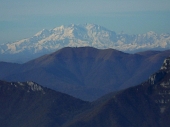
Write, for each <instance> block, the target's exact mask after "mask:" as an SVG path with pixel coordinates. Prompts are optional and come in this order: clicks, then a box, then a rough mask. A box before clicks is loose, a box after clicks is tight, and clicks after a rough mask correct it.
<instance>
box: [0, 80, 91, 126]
mask: <svg viewBox="0 0 170 127" xmlns="http://www.w3.org/2000/svg"><path fill="white" fill-rule="evenodd" d="M85 105H88V103H87V102H84V101H81V100H79V99H76V98H74V97H71V96H68V95H66V94H63V93H60V92H56V91H54V90H50V89H47V88H44V87H42V86H40V85H38V84H36V83H34V82H5V81H0V126H2V127H61V126H62V124H63V123H65V122H66V121H68V120H69V119H70V118H72V116H74V115H75V114H76V113H79V111H81V110H82V108H83V107H84V106H85Z"/></svg>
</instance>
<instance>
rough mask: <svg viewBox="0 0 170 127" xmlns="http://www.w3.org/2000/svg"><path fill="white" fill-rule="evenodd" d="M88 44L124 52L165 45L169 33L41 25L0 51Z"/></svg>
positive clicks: (33, 50)
mask: <svg viewBox="0 0 170 127" xmlns="http://www.w3.org/2000/svg"><path fill="white" fill-rule="evenodd" d="M84 46H91V47H95V48H99V49H105V48H113V49H117V50H120V51H125V52H134V51H136V50H138V51H142V50H148V49H157V50H162V49H169V48H170V34H160V35H159V34H157V33H155V32H153V31H150V32H147V33H145V34H138V35H128V34H124V33H120V34H116V33H115V32H114V31H111V30H108V29H106V28H104V27H102V26H99V25H95V24H77V25H75V24H71V25H68V26H63V25H62V26H60V27H56V28H54V29H50V30H47V29H43V30H42V31H40V32H38V33H37V34H35V35H34V36H33V37H31V38H27V39H23V40H20V41H17V42H13V43H6V44H1V45H0V55H9V54H11V55H12V54H15V55H16V54H17V55H20V56H22V54H25V55H28V56H29V55H35V56H36V55H37V56H40V55H44V54H47V53H51V52H54V51H56V50H58V49H61V48H63V47H84Z"/></svg>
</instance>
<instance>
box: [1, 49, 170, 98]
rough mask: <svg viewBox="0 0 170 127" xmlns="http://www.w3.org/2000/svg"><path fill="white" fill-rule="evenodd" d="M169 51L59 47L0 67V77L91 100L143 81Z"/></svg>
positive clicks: (156, 68)
mask: <svg viewBox="0 0 170 127" xmlns="http://www.w3.org/2000/svg"><path fill="white" fill-rule="evenodd" d="M169 54H170V50H167V51H162V52H157V51H150V52H143V53H142V52H141V53H137V54H128V53H123V52H120V51H117V50H114V49H105V50H99V49H95V48H91V47H80V48H63V49H61V50H59V51H57V52H54V53H52V54H49V55H45V56H42V57H40V58H38V59H35V60H32V61H30V62H27V63H25V64H21V65H18V66H17V67H13V68H10V69H9V68H3V66H2V68H3V69H2V71H1V72H0V76H1V77H0V78H1V79H3V80H8V81H35V82H37V83H39V84H41V85H43V86H46V87H49V88H52V89H55V90H57V91H61V92H64V93H67V94H70V95H72V96H74V97H78V98H81V99H83V100H90V101H91V100H95V99H97V98H99V97H100V96H102V95H104V94H107V93H109V92H112V91H117V90H120V89H124V88H127V87H130V86H133V85H137V84H139V83H141V82H142V81H144V80H146V79H147V78H148V77H149V76H150V75H151V74H152V73H153V72H155V71H156V70H158V69H159V68H160V66H161V64H162V61H163V60H164V58H166V57H167V56H169Z"/></svg>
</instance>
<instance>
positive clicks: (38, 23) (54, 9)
mask: <svg viewBox="0 0 170 127" xmlns="http://www.w3.org/2000/svg"><path fill="white" fill-rule="evenodd" d="M84 23H93V24H98V25H101V26H103V27H106V28H107V29H109V30H112V31H115V32H116V33H119V32H122V31H123V32H124V33H127V34H142V33H146V32H148V31H155V32H156V33H158V34H159V33H170V0H0V43H7V42H15V41H17V40H21V39H24V38H29V37H32V36H33V35H34V34H36V33H37V32H38V31H41V30H42V29H53V28H55V27H59V26H61V25H70V24H84Z"/></svg>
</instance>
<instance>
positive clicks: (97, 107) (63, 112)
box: [0, 57, 170, 127]
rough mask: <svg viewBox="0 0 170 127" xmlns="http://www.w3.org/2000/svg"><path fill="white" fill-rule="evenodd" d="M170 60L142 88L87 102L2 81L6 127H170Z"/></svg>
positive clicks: (0, 119) (1, 114) (0, 103)
mask: <svg viewBox="0 0 170 127" xmlns="http://www.w3.org/2000/svg"><path fill="white" fill-rule="evenodd" d="M169 118H170V57H169V58H167V59H165V60H164V63H163V65H162V66H161V69H160V70H159V71H157V72H155V73H153V74H152V75H151V76H150V77H149V79H148V80H146V81H145V82H143V83H141V84H140V85H138V86H134V87H131V88H128V89H125V90H121V91H118V92H114V93H110V94H107V95H105V96H103V97H102V98H99V99H98V100H96V101H94V102H91V103H89V102H85V101H82V100H79V99H76V98H74V97H71V96H69V95H66V94H63V93H60V92H56V91H54V90H51V89H48V88H45V87H42V86H40V85H38V84H36V83H34V82H5V81H0V125H1V126H4V127H11V126H12V127H30V126H31V127H37V126H40V127H169V124H170V121H169Z"/></svg>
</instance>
